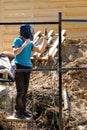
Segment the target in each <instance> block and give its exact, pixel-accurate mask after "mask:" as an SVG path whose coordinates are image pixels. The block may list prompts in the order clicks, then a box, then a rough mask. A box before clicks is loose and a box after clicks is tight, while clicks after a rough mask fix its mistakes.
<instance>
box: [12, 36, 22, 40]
mask: <svg viewBox="0 0 87 130" xmlns="http://www.w3.org/2000/svg"><path fill="white" fill-rule="evenodd" d="M14 41H22V39H21V38H20V37H17V38H15V39H14Z"/></svg>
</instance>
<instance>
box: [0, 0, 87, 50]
mask: <svg viewBox="0 0 87 130" xmlns="http://www.w3.org/2000/svg"><path fill="white" fill-rule="evenodd" d="M58 12H62V17H63V19H87V0H0V22H36V21H37V22H49V21H51V22H53V21H58ZM45 27H47V28H48V31H49V30H51V29H53V30H55V32H56V33H57V32H58V29H57V28H58V26H57V25H48V26H47V25H34V29H35V32H37V31H39V30H41V31H42V32H44V28H45ZM62 29H65V30H67V36H68V37H69V38H72V39H74V38H82V37H87V23H81V22H80V23H73V22H67V23H65V22H63V23H62ZM18 35H19V26H18V25H17V26H16V25H0V52H2V51H4V50H8V51H12V48H11V45H12V42H13V40H14V38H15V37H17V36H18Z"/></svg>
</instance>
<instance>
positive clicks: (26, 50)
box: [12, 24, 47, 119]
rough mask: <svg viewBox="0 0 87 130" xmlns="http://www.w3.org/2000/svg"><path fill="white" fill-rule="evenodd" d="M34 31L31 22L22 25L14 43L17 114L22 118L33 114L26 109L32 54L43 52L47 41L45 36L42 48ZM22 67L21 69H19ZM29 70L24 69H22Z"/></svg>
mask: <svg viewBox="0 0 87 130" xmlns="http://www.w3.org/2000/svg"><path fill="white" fill-rule="evenodd" d="M33 38H34V31H33V28H32V26H31V25H30V24H23V25H21V26H20V36H19V37H18V38H15V39H14V41H13V44H12V48H13V52H14V55H15V65H16V72H15V83H16V90H17V95H16V100H15V116H16V117H18V118H21V119H25V118H26V117H30V116H31V114H30V113H29V112H28V111H27V110H26V94H27V91H28V86H29V79H30V73H31V71H29V70H30V69H31V68H32V62H31V54H32V51H34V52H38V53H41V54H42V53H43V52H44V51H45V49H46V46H47V42H46V40H45V38H44V44H43V46H42V48H41V49H39V48H38V47H36V46H35V45H34V43H33ZM18 69H20V71H17V70H18ZM23 69H24V70H27V69H28V71H22V70H23Z"/></svg>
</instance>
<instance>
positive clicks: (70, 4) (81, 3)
mask: <svg viewBox="0 0 87 130" xmlns="http://www.w3.org/2000/svg"><path fill="white" fill-rule="evenodd" d="M78 7H81V8H83V7H87V1H68V2H66V3H65V8H78Z"/></svg>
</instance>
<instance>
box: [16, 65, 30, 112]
mask: <svg viewBox="0 0 87 130" xmlns="http://www.w3.org/2000/svg"><path fill="white" fill-rule="evenodd" d="M30 68H31V67H25V66H21V65H19V64H16V69H30ZM29 79H30V71H28V72H27V71H26V72H17V71H16V73H15V83H16V90H17V95H16V104H15V109H16V111H18V112H23V111H25V110H26V95H27V91H28V86H29Z"/></svg>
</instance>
